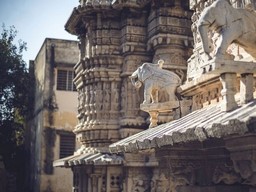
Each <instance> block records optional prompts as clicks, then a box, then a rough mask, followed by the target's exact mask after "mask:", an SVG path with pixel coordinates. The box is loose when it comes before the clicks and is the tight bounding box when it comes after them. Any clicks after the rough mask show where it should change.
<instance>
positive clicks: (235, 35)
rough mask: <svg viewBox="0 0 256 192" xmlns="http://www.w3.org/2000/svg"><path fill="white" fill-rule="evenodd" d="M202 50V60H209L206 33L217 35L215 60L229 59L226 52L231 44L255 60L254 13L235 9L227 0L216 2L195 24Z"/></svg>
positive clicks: (255, 28)
mask: <svg viewBox="0 0 256 192" xmlns="http://www.w3.org/2000/svg"><path fill="white" fill-rule="evenodd" d="M197 28H198V32H199V35H200V37H201V40H202V45H203V50H204V60H210V59H212V57H211V56H210V52H211V51H212V48H211V47H210V43H209V37H208V32H209V31H213V32H215V33H217V34H218V38H217V41H216V45H215V46H216V47H215V53H214V54H213V55H214V56H215V57H216V58H220V59H230V56H228V55H227V54H226V50H227V48H228V46H229V45H230V44H231V43H236V44H238V45H239V46H241V47H243V48H244V49H245V51H246V52H247V53H249V54H250V55H251V56H252V57H254V58H256V13H255V11H253V10H248V9H236V8H234V7H232V5H231V4H230V2H229V0H216V1H215V2H214V3H212V4H211V5H210V6H209V7H207V8H205V9H204V10H203V12H202V13H201V16H200V18H199V20H198V23H197Z"/></svg>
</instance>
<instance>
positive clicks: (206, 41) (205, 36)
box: [197, 23, 211, 60]
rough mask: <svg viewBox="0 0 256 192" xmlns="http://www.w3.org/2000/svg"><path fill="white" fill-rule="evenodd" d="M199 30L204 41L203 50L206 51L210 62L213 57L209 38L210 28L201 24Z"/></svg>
mask: <svg viewBox="0 0 256 192" xmlns="http://www.w3.org/2000/svg"><path fill="white" fill-rule="evenodd" d="M197 28H198V32H199V36H200V38H201V40H202V45H203V50H204V53H205V56H206V57H207V58H206V60H210V59H211V56H210V52H211V48H210V44H209V38H208V28H209V26H208V25H206V24H202V23H201V24H199V25H198V27H197Z"/></svg>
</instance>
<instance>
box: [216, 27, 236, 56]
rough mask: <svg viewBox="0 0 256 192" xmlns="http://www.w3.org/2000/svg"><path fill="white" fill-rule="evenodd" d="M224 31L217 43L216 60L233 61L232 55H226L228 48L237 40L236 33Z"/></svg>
mask: <svg viewBox="0 0 256 192" xmlns="http://www.w3.org/2000/svg"><path fill="white" fill-rule="evenodd" d="M233 30H234V29H233ZM233 30H230V28H229V30H225V31H223V33H222V34H221V35H220V39H219V40H218V42H217V48H216V58H219V59H234V57H232V55H229V54H227V52H226V51H227V49H228V46H229V45H230V44H231V43H232V42H233V41H234V40H235V39H236V38H237V37H236V36H237V35H236V31H235V30H234V31H233Z"/></svg>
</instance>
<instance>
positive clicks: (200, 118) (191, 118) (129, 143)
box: [110, 100, 256, 153]
mask: <svg viewBox="0 0 256 192" xmlns="http://www.w3.org/2000/svg"><path fill="white" fill-rule="evenodd" d="M255 120H256V101H255V100H254V101H252V102H249V103H248V104H246V105H243V106H241V107H239V108H237V109H235V110H233V111H230V112H225V111H221V106H220V105H215V106H208V107H206V108H203V109H200V110H196V111H194V112H192V113H190V114H188V115H186V116H184V117H182V118H180V119H178V120H174V121H172V122H169V123H165V124H162V125H159V126H157V127H155V128H152V129H147V130H145V131H142V132H140V133H138V134H135V135H133V136H130V137H128V138H125V139H123V140H121V141H118V142H116V143H114V144H112V145H110V151H111V152H113V153H118V152H134V151H138V150H145V149H150V148H160V147H162V146H166V145H174V144H181V143H189V142H192V141H201V142H202V141H205V140H207V139H210V138H225V137H228V136H231V135H240V136H241V135H245V134H247V133H252V132H254V131H255V130H254V129H255Z"/></svg>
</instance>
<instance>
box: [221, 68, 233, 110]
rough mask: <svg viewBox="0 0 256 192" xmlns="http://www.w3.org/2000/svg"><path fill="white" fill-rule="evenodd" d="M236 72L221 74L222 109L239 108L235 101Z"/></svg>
mask: <svg viewBox="0 0 256 192" xmlns="http://www.w3.org/2000/svg"><path fill="white" fill-rule="evenodd" d="M236 79H237V78H236V73H223V74H221V75H220V81H221V83H222V90H221V95H222V97H223V101H222V104H221V110H222V111H231V110H233V109H235V108H237V103H236V101H235V97H234V96H235V93H236Z"/></svg>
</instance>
